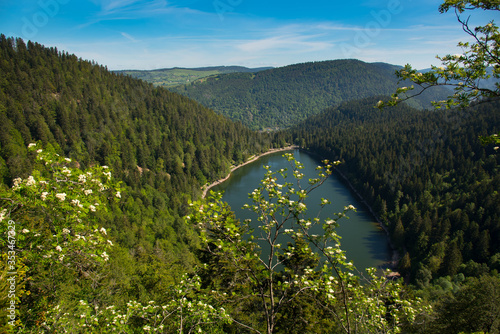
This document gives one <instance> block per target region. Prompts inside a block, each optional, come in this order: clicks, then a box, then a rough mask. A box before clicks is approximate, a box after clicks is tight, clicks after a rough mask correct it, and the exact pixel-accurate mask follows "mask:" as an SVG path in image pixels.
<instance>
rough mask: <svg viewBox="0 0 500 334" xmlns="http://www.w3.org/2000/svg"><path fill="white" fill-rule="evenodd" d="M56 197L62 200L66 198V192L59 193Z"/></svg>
mask: <svg viewBox="0 0 500 334" xmlns="http://www.w3.org/2000/svg"><path fill="white" fill-rule="evenodd" d="M56 197H57V198H58V199H59V200H60V201H61V202H62V201H64V200H65V199H66V193H58V194H56Z"/></svg>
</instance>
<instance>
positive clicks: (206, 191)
mask: <svg viewBox="0 0 500 334" xmlns="http://www.w3.org/2000/svg"><path fill="white" fill-rule="evenodd" d="M298 148H299V147H298V146H296V145H292V146H287V147H283V148H273V149H270V150H269V151H267V152H264V153H262V154H259V155H257V156H254V157H252V158H251V159H250V160H247V161H245V162H244V163H242V164H240V165H237V166H234V167H231V171H230V172H229V174H227V176H226V177H225V178H223V179H220V180H217V181H215V182H213V183H211V184H209V185H208V186H207V187H206V188H205V189H204V190H203V195H201V196H202V198H205V197H206V196H207V193H208V191H209V190H210V189H212V188H213V187H215V186H216V185H218V184H221V183H222V182H224V181H226V180H227V179H229V177H231V174H232V173H233V172H234V171H235V170H237V169H238V168H240V167H243V166H245V165H248V164H249V163H252V162H254V161H256V160H258V159H260V158H261V157H263V156H265V155H268V154H271V153H276V152H282V151H291V150H295V149H298Z"/></svg>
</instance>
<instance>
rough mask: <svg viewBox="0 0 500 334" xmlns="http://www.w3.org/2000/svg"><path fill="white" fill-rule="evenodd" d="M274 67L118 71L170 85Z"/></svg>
mask: <svg viewBox="0 0 500 334" xmlns="http://www.w3.org/2000/svg"><path fill="white" fill-rule="evenodd" d="M271 68H272V67H259V68H248V67H243V66H211V67H198V68H182V67H174V68H162V69H158V70H149V71H148V70H123V71H115V72H116V73H120V74H124V75H130V76H131V77H133V78H137V79H141V80H144V81H146V82H150V83H152V84H154V85H155V86H162V87H169V86H177V85H184V84H187V83H190V82H192V81H195V80H201V79H203V78H206V77H209V76H212V75H218V74H226V73H236V72H249V73H254V72H259V71H264V70H268V69H271Z"/></svg>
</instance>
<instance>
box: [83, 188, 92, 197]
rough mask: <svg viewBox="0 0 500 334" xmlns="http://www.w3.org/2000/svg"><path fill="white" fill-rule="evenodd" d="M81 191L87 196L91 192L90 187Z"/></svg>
mask: <svg viewBox="0 0 500 334" xmlns="http://www.w3.org/2000/svg"><path fill="white" fill-rule="evenodd" d="M83 193H84V194H85V195H87V196H88V195H90V194H92V189H85V190H84V191H83Z"/></svg>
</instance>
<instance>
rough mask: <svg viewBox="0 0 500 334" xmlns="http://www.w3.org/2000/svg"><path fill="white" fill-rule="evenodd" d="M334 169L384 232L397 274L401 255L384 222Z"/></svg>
mask: <svg viewBox="0 0 500 334" xmlns="http://www.w3.org/2000/svg"><path fill="white" fill-rule="evenodd" d="M301 150H304V151H305V152H307V153H309V154H312V155H315V156H317V157H318V158H320V159H321V158H322V157H321V156H320V155H319V154H317V153H315V152H312V151H309V150H308V149H304V148H301ZM334 171H335V172H336V173H337V175H339V176H340V177H342V179H343V180H344V182H345V183H347V185H348V186H349V188H350V189H351V191H352V192H353V193H354V194H355V195H356V196H357V197H358V199H359V201H360V202H361V204H363V205H364V206H365V207H366V208H367V209H368V211H370V214H371V215H372V217H373V218H374V219H375V220H376V221H377V224H378V226H380V228H381V229H382V230H383V231H384V232H385V234H386V236H387V243H388V245H389V246H390V248H391V253H392V256H391V260H390V261H388V262H387V264H388V265H389V266H390V269H391V270H392V271H393V273H394V274H395V276H398V275H399V273H398V272H397V271H395V270H397V267H398V262H399V260H400V259H401V255H400V254H399V252H398V250H397V249H396V247H394V244H393V242H392V240H391V237H390V234H389V230H388V229H387V226H385V224H384V223H383V222H382V221H381V220H380V218H379V217H378V216H377V215H376V214H375V212H374V211H373V209H372V207H371V206H370V205H369V204H368V202H366V200H365V199H364V198H363V196H361V194H360V193H359V192H358V191H357V190H356V188H354V186H353V185H352V183H351V182H350V181H349V179H348V178H347V177H346V176H345V174H344V173H342V172H341V171H340V170H339V169H338V168H334Z"/></svg>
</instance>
